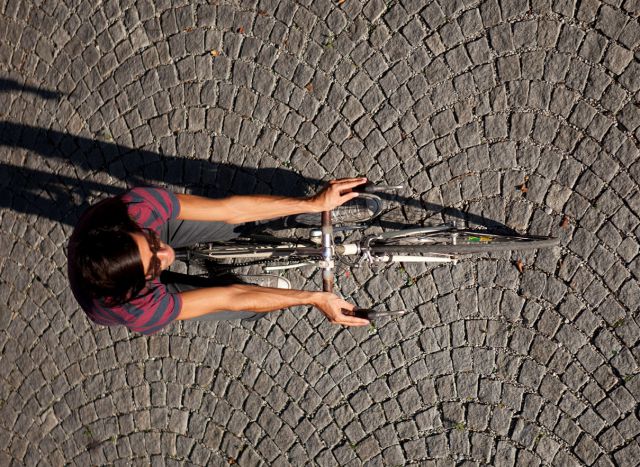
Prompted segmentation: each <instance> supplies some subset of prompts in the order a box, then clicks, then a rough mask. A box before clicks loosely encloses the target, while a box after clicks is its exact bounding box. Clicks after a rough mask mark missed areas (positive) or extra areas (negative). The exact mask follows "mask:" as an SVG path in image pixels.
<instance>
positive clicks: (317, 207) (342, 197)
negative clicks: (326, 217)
mask: <svg viewBox="0 0 640 467" xmlns="http://www.w3.org/2000/svg"><path fill="white" fill-rule="evenodd" d="M365 183H367V179H366V178H365V177H361V178H340V179H337V180H331V181H330V182H329V183H328V184H327V186H325V187H324V188H323V189H322V190H321V191H320V192H318V193H317V194H315V195H314V196H312V197H311V198H310V199H309V200H310V201H311V205H312V206H313V209H314V211H315V212H321V211H330V210H331V209H334V208H336V207H338V206H340V205H342V204H344V203H346V202H347V201H349V200H352V199H353V198H356V197H357V196H358V193H357V192H354V191H352V190H353V188H355V187H357V186H360V185H364V184H365Z"/></svg>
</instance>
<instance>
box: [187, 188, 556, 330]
mask: <svg viewBox="0 0 640 467" xmlns="http://www.w3.org/2000/svg"><path fill="white" fill-rule="evenodd" d="M400 188H402V187H401V186H384V185H378V186H373V185H369V186H366V187H365V188H363V189H362V190H361V191H362V192H363V194H362V195H361V196H366V197H367V198H368V199H369V200H373V201H376V200H377V202H378V204H379V205H380V206H382V200H381V198H380V197H379V196H377V195H376V194H375V193H379V192H389V191H394V190H397V189H400ZM379 214H380V213H378V215H379ZM376 216H377V215H376ZM366 227H367V226H366V225H351V226H349V225H347V226H339V227H336V226H334V222H333V221H332V212H331V211H325V212H323V213H322V215H321V225H320V228H315V229H311V230H310V234H309V238H308V239H300V238H286V237H275V236H264V235H253V236H249V237H246V238H242V237H241V238H237V239H235V240H233V241H230V242H221V243H208V244H202V245H196V246H194V247H189V248H183V249H179V250H176V258H177V259H181V260H183V261H187V262H188V261H190V260H191V259H198V260H204V261H209V262H213V263H214V264H215V265H216V266H218V267H220V268H223V269H227V270H230V269H236V268H240V267H246V266H251V265H255V264H263V265H265V267H264V271H265V272H273V271H279V270H286V269H292V268H301V267H307V266H314V267H317V268H320V269H321V270H322V283H323V290H324V291H325V292H333V289H334V272H335V268H336V261H337V262H339V263H342V264H344V265H346V266H348V267H359V266H360V265H362V264H363V263H368V264H369V265H372V266H374V265H381V264H388V263H407V262H420V263H455V262H457V261H458V260H459V259H460V258H461V257H462V256H466V255H474V254H482V253H493V252H500V251H510V250H533V249H540V248H550V247H554V246H557V245H558V244H559V239H557V238H554V237H542V236H525V235H504V234H497V233H491V232H488V231H486V230H469V229H458V228H457V227H456V226H455V225H454V224H451V223H445V224H440V225H433V226H427V227H418V226H412V227H410V228H407V229H402V230H395V231H388V232H382V233H379V234H372V235H364V236H362V238H360V239H359V240H357V241H348V240H347V235H346V234H347V233H349V232H354V231H362V230H364V229H365V228H366ZM336 233H342V235H339V236H336ZM403 311H404V310H396V311H391V312H389V311H387V312H376V311H373V310H371V309H360V310H358V316H365V317H367V318H369V319H374V318H377V317H380V316H389V315H398V314H401V312H403Z"/></svg>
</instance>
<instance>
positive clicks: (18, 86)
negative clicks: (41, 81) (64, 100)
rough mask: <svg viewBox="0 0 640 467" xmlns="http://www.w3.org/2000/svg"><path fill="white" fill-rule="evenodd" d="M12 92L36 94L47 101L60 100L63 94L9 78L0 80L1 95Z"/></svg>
mask: <svg viewBox="0 0 640 467" xmlns="http://www.w3.org/2000/svg"><path fill="white" fill-rule="evenodd" d="M11 91H20V92H27V93H29V94H36V95H38V96H39V97H42V98H43V99H47V100H53V99H60V97H62V93H60V92H58V91H49V90H47V89H40V88H36V87H35V86H30V85H28V84H26V83H19V82H18V81H16V80H13V79H8V78H0V93H4V92H11Z"/></svg>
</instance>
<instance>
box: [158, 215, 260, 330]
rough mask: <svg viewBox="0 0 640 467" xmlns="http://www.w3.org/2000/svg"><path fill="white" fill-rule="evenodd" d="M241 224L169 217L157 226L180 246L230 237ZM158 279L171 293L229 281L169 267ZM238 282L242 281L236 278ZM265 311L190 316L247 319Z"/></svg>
mask: <svg viewBox="0 0 640 467" xmlns="http://www.w3.org/2000/svg"><path fill="white" fill-rule="evenodd" d="M240 227H241V226H240V225H233V224H225V223H224V222H199V221H181V220H171V221H169V222H168V223H166V224H165V225H164V226H163V227H162V229H161V230H160V238H161V239H162V241H163V242H164V243H166V244H168V245H171V247H173V248H181V247H187V246H191V245H195V244H196V243H206V242H216V241H217V242H220V241H225V240H231V239H233V238H236V237H238V236H239V235H240V231H239V229H240ZM160 280H161V281H162V282H163V283H164V284H165V285H166V286H167V290H169V292H171V293H179V292H186V291H188V290H193V289H198V288H203V287H215V286H220V285H228V284H229V282H228V281H227V282H226V283H224V284H220V283H216V281H215V280H212V279H210V278H208V277H199V276H190V275H187V274H178V273H175V272H169V271H165V272H163V273H162V275H161V276H160ZM237 283H242V281H240V280H239V279H238V281H237ZM265 315H266V313H257V312H253V311H217V312H215V313H209V314H207V315H204V316H201V317H199V318H193V319H194V320H198V321H219V320H229V319H247V320H252V321H253V320H257V319H260V318H262V317H263V316H265Z"/></svg>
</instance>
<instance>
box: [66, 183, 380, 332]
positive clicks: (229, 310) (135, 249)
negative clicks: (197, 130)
mask: <svg viewBox="0 0 640 467" xmlns="http://www.w3.org/2000/svg"><path fill="white" fill-rule="evenodd" d="M364 183H366V179H365V178H350V179H339V180H332V181H330V182H329V183H328V184H327V186H326V187H325V188H323V189H322V190H321V191H319V192H318V193H317V194H315V195H313V196H311V197H308V198H289V197H279V196H269V195H247V196H229V197H226V198H220V199H212V198H204V197H200V196H195V195H187V194H175V193H172V192H170V191H168V190H166V189H162V188H157V187H146V188H134V189H132V190H130V191H128V192H126V193H124V194H122V195H120V196H116V197H112V198H107V199H105V200H103V201H101V202H99V203H97V204H96V205H94V206H92V207H90V208H88V209H87V210H86V211H85V212H84V213H83V214H82V216H81V218H80V220H79V221H78V223H77V224H76V226H75V228H74V231H73V233H72V235H71V238H70V240H69V244H68V276H69V282H70V285H71V290H72V292H73V294H74V296H75V297H76V300H77V301H78V303H79V304H80V306H81V308H82V309H83V310H84V312H85V313H86V314H87V316H88V317H89V319H90V320H92V321H93V322H95V323H97V324H102V325H108V326H111V325H124V326H126V327H127V328H129V329H130V330H132V331H135V332H140V333H143V334H152V333H154V332H157V331H158V330H160V329H162V328H164V327H165V326H167V325H169V324H170V323H172V322H173V321H175V320H190V319H259V318H261V317H262V316H264V314H265V313H267V312H270V311H275V310H281V309H284V308H288V307H293V306H297V305H311V306H314V307H316V308H318V309H319V310H320V311H321V312H322V313H324V315H325V316H326V317H327V318H328V319H329V320H330V321H331V322H332V323H336V324H342V325H347V326H363V325H367V324H368V323H369V321H367V320H366V319H362V318H358V317H355V316H351V315H349V314H348V313H349V312H351V311H353V310H354V308H355V307H354V305H353V304H351V303H349V302H347V301H345V300H343V299H342V298H340V297H338V296H337V295H335V294H333V293H328V292H317V291H304V290H291V289H285V288H276V287H260V286H256V285H250V284H242V283H232V284H227V285H218V286H211V285H210V283H207V284H203V285H202V286H194V285H193V281H191V282H190V281H188V280H182V279H184V277H183V276H184V275H177V274H173V275H172V274H171V273H168V271H166V270H167V269H168V268H169V266H171V264H172V263H173V262H174V260H175V252H174V248H178V247H183V246H189V245H193V244H195V243H201V242H202V243H204V242H208V241H225V240H229V239H231V238H234V237H237V236H238V235H239V233H238V231H239V228H238V227H239V226H240V225H242V224H244V223H248V222H255V221H262V220H268V219H273V218H277V217H285V216H290V215H295V214H300V213H309V212H311V213H317V212H321V211H326V210H330V209H334V208H336V207H338V206H340V205H342V204H344V203H346V202H348V201H349V200H351V199H353V198H355V197H356V196H358V194H357V193H356V192H354V191H353V189H354V188H356V187H357V186H359V185H362V184H364ZM176 277H178V279H177V280H176ZM181 278H182V279H181Z"/></svg>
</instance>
